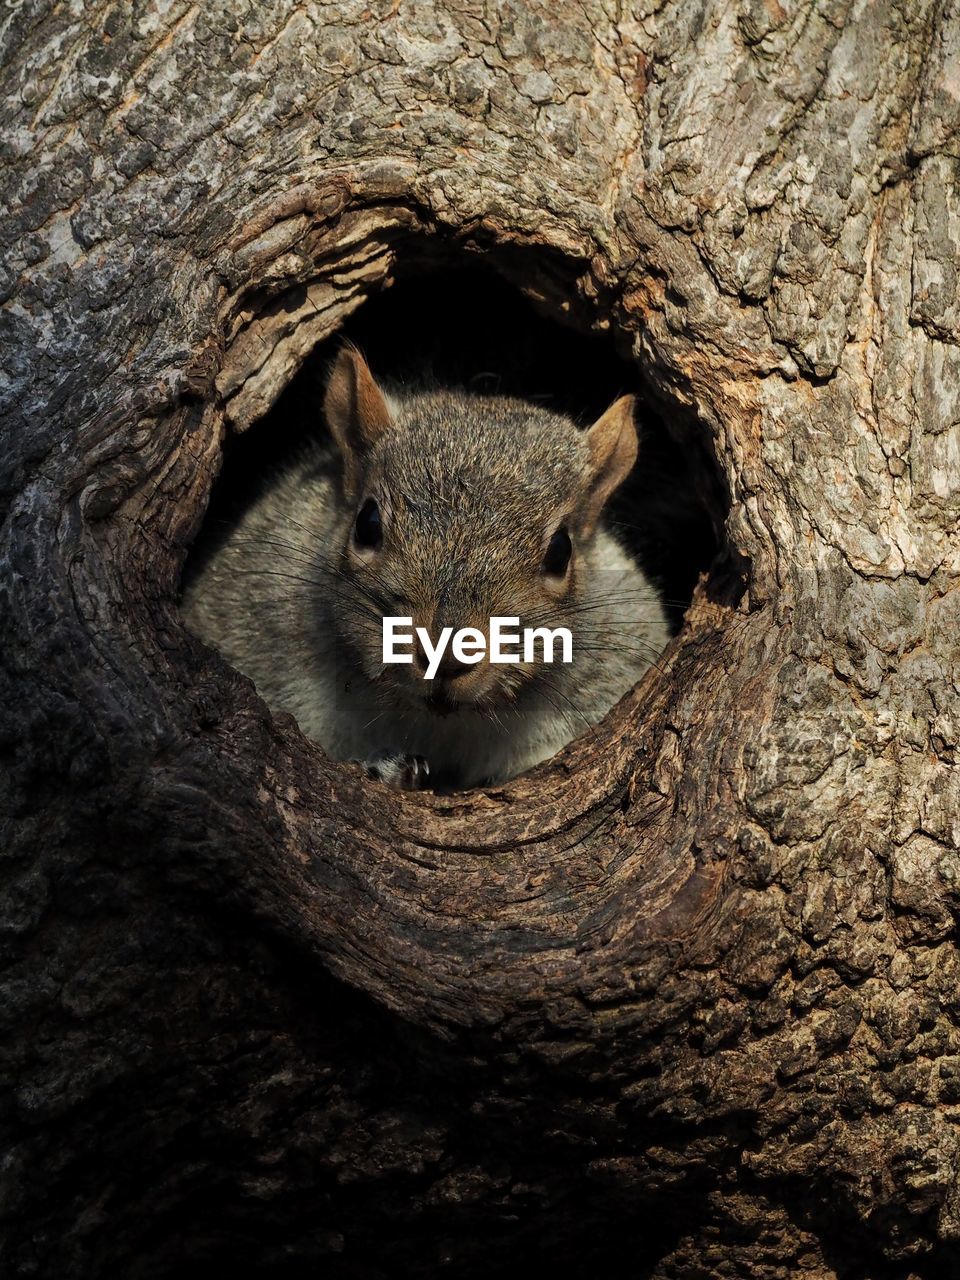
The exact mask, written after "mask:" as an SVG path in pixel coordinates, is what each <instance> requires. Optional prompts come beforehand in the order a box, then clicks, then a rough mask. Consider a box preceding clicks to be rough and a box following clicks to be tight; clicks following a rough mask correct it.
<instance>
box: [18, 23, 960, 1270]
mask: <svg viewBox="0 0 960 1280" xmlns="http://www.w3.org/2000/svg"><path fill="white" fill-rule="evenodd" d="M958 19H960V15H958V10H957V6H956V4H955V3H954V2H953V0H936V2H934V0H900V3H897V2H895V0H876V2H875V3H873V4H869V5H858V4H854V3H852V0H828V2H827V3H822V2H821V0H734V2H733V3H720V2H719V0H703V2H700V3H697V2H694V0H659V2H658V0H638V2H637V3H635V4H633V5H622V4H619V5H617V4H613V3H612V2H609V3H607V2H603V3H601V2H599V0H582V2H581V0H577V2H576V3H575V2H574V0H555V2H554V3H552V4H546V3H542V2H541V3H529V4H522V3H518V2H516V0H506V2H505V3H502V4H497V5H491V4H480V3H474V2H473V0H462V2H456V0H442V2H441V3H438V4H435V5H432V6H428V5H423V4H419V3H414V2H413V0H396V2H393V3H387V2H386V0H370V2H369V3H367V4H355V3H352V0H338V2H337V3H332V4H327V5H323V4H315V3H312V2H308V3H299V4H291V3H280V4H276V5H269V6H267V5H264V6H259V7H258V6H252V5H248V4H246V3H239V2H238V0H214V2H213V3H210V4H203V5H198V4H187V3H182V2H178V0H173V2H171V3H167V4H164V5H161V6H159V7H157V8H154V7H152V6H148V5H140V4H137V5H135V6H126V5H112V4H108V3H106V2H105V0H91V3H88V4H85V5H83V6H82V9H81V7H80V6H76V5H72V6H71V5H63V4H53V3H51V2H49V0H33V2H31V0H27V3H24V4H21V5H19V6H15V5H8V7H7V9H6V11H5V16H4V17H3V22H4V23H5V27H4V33H3V37H2V65H3V72H2V87H3V139H4V141H3V148H4V166H3V171H2V178H0V182H2V192H3V200H4V204H5V209H6V216H5V218H4V222H3V245H4V251H3V264H4V265H3V269H2V270H3V275H2V282H0V284H2V295H0V296H2V297H3V299H4V300H5V301H4V307H3V311H2V342H3V349H4V364H5V374H4V382H3V389H2V396H3V414H4V427H3V448H2V463H3V468H2V473H0V474H2V481H0V492H2V503H3V527H2V556H3V565H4V573H3V579H2V582H3V597H2V606H0V626H2V649H0V678H2V686H0V690H2V706H3V708H4V711H3V723H2V727H0V752H2V756H3V810H2V817H3V830H2V841H0V855H2V857H0V867H2V872H3V881H4V888H3V897H2V909H0V956H2V964H3V968H2V998H0V1016H2V1020H3V1038H2V1050H0V1052H2V1061H3V1068H2V1078H3V1081H4V1082H5V1085H6V1086H7V1087H6V1088H5V1090H4V1098H3V1103H2V1109H0V1126H2V1142H0V1152H2V1162H0V1185H2V1188H3V1191H2V1208H0V1213H2V1221H3V1231H2V1236H3V1258H4V1264H3V1266H4V1273H5V1274H8V1275H11V1276H39V1277H53V1276H56V1277H59V1278H62V1280H70V1278H72V1277H88V1276H123V1277H127V1278H131V1280H136V1278H140V1277H150V1278H154V1277H165V1276H173V1275H177V1276H185V1275H186V1276H190V1275H201V1274H203V1275H207V1274H210V1268H211V1266H214V1265H215V1266H217V1267H222V1268H227V1267H229V1268H232V1269H233V1270H234V1272H235V1273H237V1274H242V1275H263V1276H271V1277H274V1276H284V1277H286V1276H300V1275H304V1276H305V1275H311V1276H313V1275H315V1274H318V1272H317V1268H318V1267H321V1266H322V1267H324V1268H325V1271H323V1272H322V1273H323V1274H327V1275H331V1276H344V1277H380V1276H383V1277H386V1276H398V1275H411V1276H431V1275H434V1274H437V1273H439V1272H440V1271H441V1270H444V1269H445V1270H446V1272H447V1273H448V1274H451V1275H455V1276H458V1277H471V1276H478V1275H481V1274H483V1275H490V1274H492V1275H498V1274H509V1273H510V1272H511V1271H516V1270H519V1269H520V1268H527V1269H529V1268H530V1267H532V1266H535V1265H538V1264H542V1265H544V1266H548V1267H550V1268H551V1269H552V1271H553V1272H554V1274H556V1275H558V1276H577V1275H584V1276H587V1275H590V1276H592V1275H597V1274H602V1272H603V1271H604V1270H605V1269H612V1268H614V1267H620V1268H623V1267H624V1264H625V1263H626V1264H627V1265H629V1268H630V1274H634V1275H649V1276H653V1277H658V1278H662V1280H666V1278H667V1277H717V1276H731V1277H732V1276H764V1277H770V1278H774V1277H787V1276H790V1277H796V1276H800V1277H807V1278H808V1280H812V1278H813V1277H822V1278H827V1277H835V1276H844V1277H851V1276H870V1277H891V1276H897V1277H900V1276H903V1277H907V1276H917V1277H919V1276H931V1277H933V1276H946V1275H948V1274H951V1273H952V1268H955V1267H960V1186H958V1169H960V1139H958V1133H960V1131H958V1127H957V1126H958V1121H960V1032H958V1015H960V995H958V992H960V955H958V944H957V928H956V924H957V915H958V908H960V889H958V886H960V872H958V866H960V863H958V860H957V848H958V843H960V840H958V836H960V784H958V772H957V756H956V752H957V742H958V730H960V641H958V636H960V590H958V572H960V540H958V535H957V518H958V511H960V425H958V424H960V354H958V341H960V292H958V271H957V252H956V246H957V239H958V233H960V194H958V192H960V187H958V181H957V179H958V140H957V126H958V119H960V112H958V98H960V95H958V90H957V76H958V59H960V20H958ZM480 255H483V257H484V259H485V260H486V261H489V262H491V263H492V264H493V265H494V266H495V267H496V269H497V270H499V271H500V272H501V273H503V274H504V275H505V276H507V277H508V278H509V279H511V280H512V281H513V282H514V283H516V284H517V285H518V286H519V287H520V288H521V289H523V290H524V291H525V292H526V293H527V294H528V295H529V296H530V297H532V298H534V299H535V300H536V301H537V302H538V304H539V305H540V306H541V308H543V310H544V311H545V312H546V313H547V314H550V315H554V316H556V317H558V318H563V319H565V320H566V321H567V322H569V323H571V324H574V325H577V326H579V327H580V328H581V329H582V330H584V331H585V332H586V331H588V330H604V329H605V330H609V331H610V332H612V333H613V334H614V335H615V336H616V340H617V342H618V343H619V344H620V347H621V349H622V350H624V351H626V352H629V354H630V356H631V358H632V359H634V360H635V361H636V362H637V364H638V366H639V368H640V369H641V371H642V372H643V374H644V376H645V377H646V379H647V381H648V383H649V384H650V385H651V386H652V387H653V388H654V390H655V391H656V393H657V395H658V396H659V397H660V399H661V402H662V403H663V404H664V405H665V406H666V409H667V416H668V417H669V418H670V420H671V422H672V423H673V424H674V429H675V431H676V433H677V435H678V438H679V439H681V440H682V441H686V442H687V443H688V444H689V445H690V447H691V448H692V447H695V446H697V445H699V446H702V447H706V448H708V449H709V450H710V451H712V453H713V454H714V455H715V457H716V460H717V465H718V467H719V470H720V473H721V474H722V476H723V478H724V482H725V484H726V485H727V487H728V490H729V515H728V517H727V522H726V530H725V536H726V538H727V540H728V542H729V545H730V548H731V551H732V554H733V555H734V556H735V558H736V559H737V563H740V564H742V565H744V566H745V576H744V582H745V590H742V591H740V592H738V591H733V590H731V589H729V587H728V586H726V585H725V584H724V582H723V581H721V580H720V576H719V574H714V575H712V576H710V577H708V578H706V579H704V580H703V581H702V583H701V585H700V587H699V589H698V592H697V594H696V596H695V599H694V602H693V604H692V606H691V609H690V610H689V613H688V616H687V619H686V622H685V624H684V627H683V629H682V631H681V633H680V634H679V635H678V636H677V637H676V638H675V640H674V641H673V642H672V644H671V647H670V648H669V650H668V652H667V654H666V655H665V657H664V660H663V664H662V666H663V670H662V672H657V671H652V672H651V673H650V674H649V676H648V678H647V679H646V680H645V681H644V682H643V684H642V685H641V686H640V687H639V688H638V690H636V691H635V692H634V693H633V694H632V695H630V696H629V697H628V698H626V699H625V700H624V702H623V703H622V704H621V705H620V706H619V707H618V708H617V709H616V710H615V711H614V712H613V713H611V715H610V716H609V717H608V718H607V720H606V721H605V722H604V724H603V725H602V726H601V727H600V729H599V730H598V733H599V738H600V742H599V743H598V741H597V738H596V737H595V736H592V735H586V736H585V737H584V738H582V739H581V740H579V741H578V742H576V743H574V744H572V745H571V747H570V748H568V749H567V750H566V751H565V752H564V753H562V754H561V756H560V757H559V758H558V759H557V760H555V761H553V762H551V763H550V764H548V765H546V766H543V767H541V768H539V769H537V770H535V771H534V772H533V773H532V774H530V775H528V776H525V777H522V778H520V779H518V780H516V781H515V782H513V783H511V784H510V785H508V786H505V787H502V788H498V789H496V790H491V791H487V792H483V791H479V792H470V793H464V794H461V795H454V796H438V795H433V794H422V795H420V794H415V795H400V794H393V793H388V792H386V791H385V790H384V789H382V788H380V787H379V786H376V785H373V784H370V783H368V782H366V781H365V780H364V779H362V778H361V777H360V776H359V772H358V770H356V769H355V768H353V767H348V766H345V765H337V764H334V763H332V762H330V761H329V760H327V759H326V758H325V757H324V755H323V753H322V752H321V751H320V749H319V748H318V747H316V746H315V745H313V744H311V743H310V742H308V741H306V740H305V739H304V738H303V736H302V735H301V734H300V733H299V731H298V729H297V727H296V725H295V724H294V723H293V721H292V720H291V719H289V718H288V717H286V716H283V715H275V716H271V715H270V713H269V711H268V709H267V708H266V707H265V706H264V705H263V703H262V702H261V701H260V700H259V699H258V697H257V696H256V693H255V691H254V690H253V688H252V686H251V684H250V683H249V682H248V681H247V680H245V679H244V678H242V677H241V676H239V675H238V674H237V673H236V672H235V671H232V670H231V669H230V668H229V667H228V666H227V665H226V664H225V663H224V662H223V661H221V660H219V659H218V658H217V657H216V655H213V654H211V653H210V652H209V651H207V650H205V649H204V648H203V647H202V646H201V645H199V644H198V643H197V642H196V641H194V640H193V639H192V638H191V637H190V636H189V635H188V634H187V633H186V632H185V631H184V629H183V626H182V624H181V622H180V620H179V618H178V614H177V603H176V602H177V586H178V577H179V572H180V569H181V566H182V562H183V558H184V555H185V553H186V549H187V548H188V546H189V544H190V542H191V539H192V538H193V536H194V535H195V533H196V531H197V529H198V527H199V524H200V522H201V520H202V516H203V512H204V509H205V505H206V502H207V499H208V496H209V492H210V486H211V484H212V481H213V478H214V476H215V474H216V472H217V469H218V466H219V459H220V455H221V446H222V443H223V441H224V438H225V436H226V435H227V434H229V433H236V432H242V431H244V430H245V429H246V428H247V427H248V426H250V425H251V424H252V423H253V422H254V421H255V420H256V419H257V418H258V417H260V416H262V415H263V413H264V412H265V411H266V410H267V409H268V408H269V407H270V405H271V404H272V403H273V402H274V401H275V399H276V397H277V395H278V394H279V392H280V391H281V390H282V388H283V386H284V385H285V384H286V383H287V382H288V381H289V379H290V377H291V376H292V374H293V372H294V371H295V370H296V369H297V368H298V367H299V365H300V364H301V363H302V361H303V359H304V358H305V356H306V354H307V353H308V352H309V350H310V349H311V347H312V346H313V345H315V344H316V343H317V342H318V341H319V340H320V339H321V338H323V337H325V336H327V335H329V334H332V333H334V332H335V331H336V330H337V329H338V327H339V326H340V325H341V324H342V323H343V322H344V320H345V318H346V317H347V316H348V315H349V314H350V313H351V312H352V311H353V310H354V309H355V308H356V307H357V306H358V305H359V304H360V303H361V302H362V301H363V300H364V299H365V298H366V297H368V296H370V295H371V294H372V293H374V292H376V291H377V290H379V289H382V288H384V287H385V286H387V285H389V284H390V283H391V281H392V280H393V279H394V278H395V276H396V275H397V273H398V272H404V271H405V272H412V271H416V269H417V267H418V264H421V263H424V262H426V261H428V260H432V261H435V260H438V259H439V260H449V261H454V260H457V261H461V260H466V259H469V258H471V257H478V256H480Z"/></svg>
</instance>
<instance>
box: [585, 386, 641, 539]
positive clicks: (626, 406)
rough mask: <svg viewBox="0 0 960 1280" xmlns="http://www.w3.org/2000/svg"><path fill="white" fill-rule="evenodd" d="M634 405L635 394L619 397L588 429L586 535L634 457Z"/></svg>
mask: <svg viewBox="0 0 960 1280" xmlns="http://www.w3.org/2000/svg"><path fill="white" fill-rule="evenodd" d="M635 405H636V398H635V397H634V396H621V397H620V399H619V400H615V401H614V403H613V404H612V405H611V406H610V408H609V409H608V410H607V411H606V413H605V414H604V415H603V416H602V417H600V418H598V419H597V421H596V422H595V423H594V424H593V426H592V427H591V428H590V430H589V431H588V432H587V446H588V447H589V449H590V479H589V482H588V487H587V495H586V499H585V501H584V505H583V527H584V532H585V533H586V534H587V536H589V535H590V534H592V533H593V531H594V529H595V528H596V527H597V522H598V520H599V519H600V512H601V511H602V510H603V508H604V504H605V503H606V501H607V499H608V498H609V497H610V495H611V494H612V493H613V491H614V490H615V489H616V488H617V487H618V486H619V485H621V484H622V483H623V482H624V480H626V478H627V476H628V475H629V474H630V472H631V470H632V469H633V464H634V463H635V462H636V460H637V428H636V426H635V425H634V421H633V410H634V406H635Z"/></svg>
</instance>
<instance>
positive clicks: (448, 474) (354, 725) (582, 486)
mask: <svg viewBox="0 0 960 1280" xmlns="http://www.w3.org/2000/svg"><path fill="white" fill-rule="evenodd" d="M387 403H388V405H389V408H390V412H391V413H392V415H393V418H394V425H393V426H391V427H390V428H389V429H387V430H385V431H384V432H383V434H382V435H381V436H380V437H379V438H378V439H377V441H376V443H375V445H374V446H373V447H372V448H370V449H369V450H368V452H367V453H365V454H364V456H363V458H362V482H361V483H362V491H361V492H359V493H358V494H357V495H356V496H355V498H354V499H353V500H351V501H349V502H348V501H347V499H346V498H345V496H344V495H343V491H342V484H341V472H340V465H339V460H338V459H337V457H336V455H335V453H334V451H333V450H332V448H321V447H317V448H315V449H313V450H311V451H308V452H307V453H305V454H303V455H301V456H300V457H299V458H297V459H295V460H293V461H291V462H290V463H288V464H287V465H286V466H285V467H284V468H283V469H282V470H281V471H280V472H278V473H277V474H276V475H275V476H273V477H272V478H271V479H270V480H269V482H268V483H267V484H266V485H265V487H264V489H263V492H262V493H261V495H260V497H259V498H258V499H257V500H256V501H255V502H254V503H253V505H252V506H251V507H249V508H248V509H247V511H246V512H245V513H244V515H243V516H242V518H241V519H240V521H239V523H238V524H237V525H236V527H235V528H234V529H233V530H232V531H231V533H230V535H229V536H228V538H227V540H226V541H225V542H224V543H223V544H222V545H221V546H220V547H219V548H218V549H217V550H216V551H215V552H214V553H213V554H212V556H211V557H210V559H209V560H208V562H207V563H206V564H205V565H204V566H203V568H202V569H201V570H200V571H199V572H198V573H197V574H196V576H195V577H194V578H193V579H192V581H191V582H190V583H189V585H188V587H187V589H186V592H185V595H184V599H183V615H184V618H185V620H186V622H187V624H188V626H189V627H190V629H191V630H192V631H194V632H195V634H197V635H198V636H200V637H201V638H202V639H204V640H205V641H207V642H208V643H209V644H211V645H214V646H215V647H216V648H218V649H219V650H220V651H221V652H222V653H223V654H224V655H225V656H226V657H227V658H228V659H229V661H231V662H232V663H233V664H234V665H235V666H237V667H238V668H239V669H240V670H241V671H243V672H245V673H246V674H247V675H248V676H250V677H251V678H252V679H253V680H254V682H255V683H256V685H257V688H258V689H259V691H260V693H261V694H262V695H263V697H264V698H265V700H266V701H267V702H268V703H269V704H270V705H271V706H273V707H275V708H278V709H282V710H284V711H288V712H291V713H292V714H293V715H294V716H295V717H296V719H297V721H298V722H299V724H300V726H301V728H302V729H303V731H304V733H306V734H308V735H309V736H310V737H312V738H314V739H316V741H317V742H319V743H320V744H321V745H322V746H323V747H324V748H325V749H326V750H327V751H328V752H329V753H330V754H331V755H332V756H334V757H335V758H337V759H359V760H362V761H364V762H367V763H368V764H369V766H370V767H371V770H372V771H373V772H374V774H375V775H376V776H383V777H384V779H385V780H386V781H388V782H391V783H393V785H399V786H422V785H425V783H426V779H427V778H428V777H432V778H433V779H434V780H437V779H438V778H444V777H445V778H447V779H449V780H452V782H453V783H454V784H455V785H459V786H474V785H480V784H483V783H496V782H501V781H504V780H506V779H508V778H511V777H514V776H515V775H516V774H518V773H521V772H522V771H523V770H525V769H528V768H530V767H531V766H533V765H535V764H537V763H538V762H539V761H541V760H545V759H547V758H548V757H550V756H552V755H553V754H554V753H555V752H557V751H558V750H559V749H560V748H561V747H562V746H564V745H565V744H566V743H567V742H569V741H570V740H571V739H572V738H574V737H575V736H576V735H577V734H579V733H580V732H582V731H583V730H584V729H585V728H586V727H587V726H588V725H592V724H595V723H596V722H597V721H598V720H599V719H600V718H601V717H602V716H603V715H604V714H605V713H606V711H607V710H609V708H610V707H611V706H613V704H614V703H615V702H617V701H618V699H619V698H620V697H621V696H622V695H623V694H624V693H625V692H626V691H627V690H628V689H630V688H631V686H632V685H633V684H635V682H636V681H637V680H638V679H639V677H640V676H641V675H642V674H643V672H644V671H645V670H646V669H647V667H648V666H649V665H650V663H651V662H652V661H654V660H655V659H656V657H657V655H658V654H659V653H660V651H661V650H662V649H663V647H664V645H665V643H666V640H667V634H668V633H667V626H666V622H665V618H664V613H663V609H662V606H661V603H660V601H659V598H658V596H657V593H656V591H655V589H654V588H653V586H652V585H651V584H650V582H649V581H648V580H647V579H646V577H645V576H644V574H643V573H642V572H641V570H640V569H639V568H638V567H637V565H636V564H635V563H634V561H633V560H632V559H631V558H630V557H629V556H628V555H627V554H626V552H625V551H624V550H623V549H622V548H621V547H620V546H619V544H618V543H617V542H616V541H615V539H614V538H613V537H612V535H611V534H610V533H609V532H608V531H607V530H605V529H604V528H603V527H602V526H601V527H600V528H599V529H597V530H596V531H595V532H592V533H591V532H589V531H587V530H584V529H583V528H581V524H582V521H581V518H580V516H579V515H578V512H579V511H581V509H582V507H583V504H584V494H585V492H586V490H587V488H588V486H589V483H590V475H591V460H590V452H589V448H588V444H587V435H586V433H585V432H582V431H579V430H578V429H577V428H576V427H575V426H574V425H573V423H571V422H570V421H569V420H567V419H566V418H563V417H559V416H557V415H555V414H552V413H549V412H548V411H546V410H544V409H541V408H538V407H535V406H533V405H530V404H528V403H526V402H523V401H519V400H513V399H508V398H506V397H500V396H472V395H468V394H467V393H464V392H459V391H457V392H454V391H416V392H406V393H404V392H398V391H394V392H392V393H391V395H390V396H389V397H388V400H387ZM631 430H632V427H631ZM367 496H373V497H374V498H375V499H376V501H377V502H378V503H379V505H380V508H381V511H382V513H383V521H384V529H385V536H384V548H383V551H382V554H380V555H378V556H377V558H376V562H375V564H373V565H372V566H368V565H365V564H361V563H359V562H358V561H357V560H356V557H355V556H353V555H352V553H351V550H350V548H351V547H352V546H353V544H352V543H351V536H352V531H353V525H354V520H355V517H356V511H357V509H358V506H359V505H360V504H361V503H362V502H363V500H364V499H365V497H367ZM561 522H565V523H566V524H567V525H568V526H569V527H570V529H571V532H572V536H573V540H574V547H575V555H574V560H573V562H572V568H571V574H570V578H569V582H568V584H567V588H566V590H565V591H564V592H563V594H562V597H561V598H554V596H553V595H550V596H549V597H545V596H544V594H543V582H542V578H541V577H540V575H539V566H540V565H541V562H542V558H543V547H544V540H545V539H546V538H549V536H550V534H551V532H553V531H554V529H555V528H556V526H558V525H559V524H560V523H561ZM424 609H425V610H427V613H428V614H429V618H430V620H431V622H432V623H435V624H436V625H437V626H439V625H452V626H454V627H459V626H466V625H476V623H477V622H478V621H479V619H480V618H481V617H483V618H488V617H489V616H491V615H494V614H500V615H507V616H513V615H519V616H520V618H521V626H524V625H527V624H528V623H527V620H528V619H532V618H533V615H534V614H538V615H541V614H542V615H544V616H538V617H537V618H536V619H535V624H536V625H547V626H550V627H557V626H568V627H569V628H570V630H571V631H572V632H573V637H574V645H573V647H574V660H573V663H572V664H571V665H563V664H558V663H554V664H552V665H549V666H548V665H546V664H542V663H541V664H538V665H537V666H536V669H535V670H521V669H518V668H516V667H512V666H498V667H495V668H487V669H486V671H487V675H486V676H485V677H484V678H489V679H495V681H496V683H495V685H494V686H493V687H491V688H490V689H488V690H487V691H486V692H485V693H484V694H483V696H482V697H480V698H479V699H478V701H477V702H476V703H471V702H459V703H458V704H456V705H455V706H454V708H453V709H452V710H446V712H445V714H438V713H437V711H436V710H435V709H431V707H430V706H429V705H428V704H427V702H426V701H425V697H424V695H425V693H426V692H431V686H430V684H429V683H428V682H425V681H423V680H422V679H418V678H416V675H415V673H414V672H413V670H412V668H411V667H397V666H386V667H385V666H384V665H383V664H382V662H381V661H380V645H381V628H380V618H381V616H382V615H383V614H384V613H387V614H411V613H412V614H413V615H414V617H415V618H416V616H417V613H418V611H420V610H424ZM424 616H426V615H424ZM478 678H479V676H478ZM466 683H469V681H466ZM433 684H434V685H436V684H437V682H436V681H434V682H433ZM454 692H456V691H454ZM386 757H393V758H394V759H393V760H392V762H391V764H390V767H389V768H384V767H382V765H383V760H384V759H385V758H386ZM407 757H423V760H424V761H425V762H426V765H425V766H422V765H417V766H416V767H413V766H412V765H410V763H409V762H407V765H408V767H405V766H404V761H405V760H406V758H407ZM378 761H379V766H380V767H378ZM411 779H412V780H411Z"/></svg>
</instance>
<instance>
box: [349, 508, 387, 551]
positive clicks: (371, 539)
mask: <svg viewBox="0 0 960 1280" xmlns="http://www.w3.org/2000/svg"><path fill="white" fill-rule="evenodd" d="M353 536H354V537H355V538H356V540H357V545H358V546H361V547H373V548H376V547H379V546H380V544H381V543H382V542H383V525H382V523H381V520H380V508H379V507H378V506H377V504H376V502H375V501H374V500H373V498H368V499H367V500H366V502H365V503H364V504H363V506H362V507H361V508H360V510H359V511H358V512H357V522H356V524H355V525H354V526H353Z"/></svg>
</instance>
